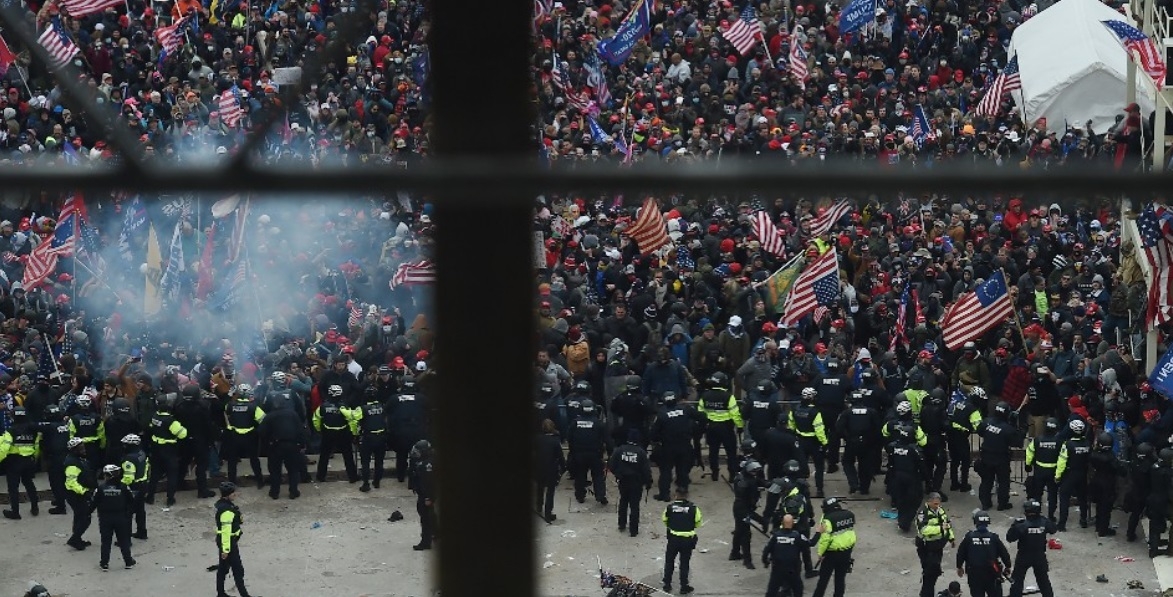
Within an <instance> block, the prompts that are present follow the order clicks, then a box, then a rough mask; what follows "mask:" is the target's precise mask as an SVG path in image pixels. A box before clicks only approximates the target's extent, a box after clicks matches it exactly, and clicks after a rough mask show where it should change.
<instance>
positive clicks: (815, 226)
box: [811, 199, 851, 236]
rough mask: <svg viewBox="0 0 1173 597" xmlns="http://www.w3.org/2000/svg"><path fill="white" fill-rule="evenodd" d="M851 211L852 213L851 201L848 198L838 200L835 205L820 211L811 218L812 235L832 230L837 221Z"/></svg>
mask: <svg viewBox="0 0 1173 597" xmlns="http://www.w3.org/2000/svg"><path fill="white" fill-rule="evenodd" d="M849 213H851V203H848V202H847V200H846V199H840V200H839V201H836V202H835V205H832V206H831V207H828V208H827V209H825V210H823V211H821V212H819V214H818V215H817V216H815V218H814V219H813V220H811V236H818V235H820V234H823V233H824V232H830V231H831V227H832V226H834V225H835V222H838V221H839V219H840V218H842V217H843V216H845V215H847V214H849Z"/></svg>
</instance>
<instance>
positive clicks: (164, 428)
mask: <svg viewBox="0 0 1173 597" xmlns="http://www.w3.org/2000/svg"><path fill="white" fill-rule="evenodd" d="M149 429H150V432H151V441H153V442H154V443H155V444H157V445H161V446H169V445H174V444H176V443H177V442H179V440H181V439H183V438H185V437H187V428H186V427H184V426H183V424H182V423H180V422H179V421H177V420H176V419H175V415H172V414H171V413H170V412H167V411H165V410H162V409H160V410H158V411H156V412H155V416H153V417H151V426H150V428H149Z"/></svg>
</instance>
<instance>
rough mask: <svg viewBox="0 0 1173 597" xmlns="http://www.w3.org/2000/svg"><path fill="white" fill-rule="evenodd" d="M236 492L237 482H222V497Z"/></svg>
mask: <svg viewBox="0 0 1173 597" xmlns="http://www.w3.org/2000/svg"><path fill="white" fill-rule="evenodd" d="M234 493H236V484H235V483H232V482H231V481H224V482H223V483H221V484H220V497H226V496H230V495H232V494H234Z"/></svg>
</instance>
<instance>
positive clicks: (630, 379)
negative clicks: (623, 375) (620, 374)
mask: <svg viewBox="0 0 1173 597" xmlns="http://www.w3.org/2000/svg"><path fill="white" fill-rule="evenodd" d="M639 383H640V380H639V376H638V375H628V376H627V382H626V384H627V389H628V390H638V389H639Z"/></svg>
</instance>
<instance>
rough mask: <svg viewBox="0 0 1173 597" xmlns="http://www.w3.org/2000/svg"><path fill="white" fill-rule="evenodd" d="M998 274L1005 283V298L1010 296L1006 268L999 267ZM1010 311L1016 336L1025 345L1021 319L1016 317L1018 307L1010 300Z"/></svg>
mask: <svg viewBox="0 0 1173 597" xmlns="http://www.w3.org/2000/svg"><path fill="white" fill-rule="evenodd" d="M998 274H999V275H1001V276H1002V283H1003V284H1005V285H1006V294H1007V297H1006V298H1010V296H1009V294H1010V280H1009V279H1008V278H1007V277H1006V270H1005V269H1002V268H999V269H998ZM1010 312H1011V313H1012V314H1013V315H1014V325H1015V326H1016V327H1017V328H1018V337H1019V338H1020V339H1021V340H1022V345H1023V346H1024V347H1025V346H1026V334H1025V333H1023V331H1022V321H1021V320H1019V319H1018V307H1016V306H1015V305H1014V302H1013V301H1011V302H1010Z"/></svg>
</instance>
